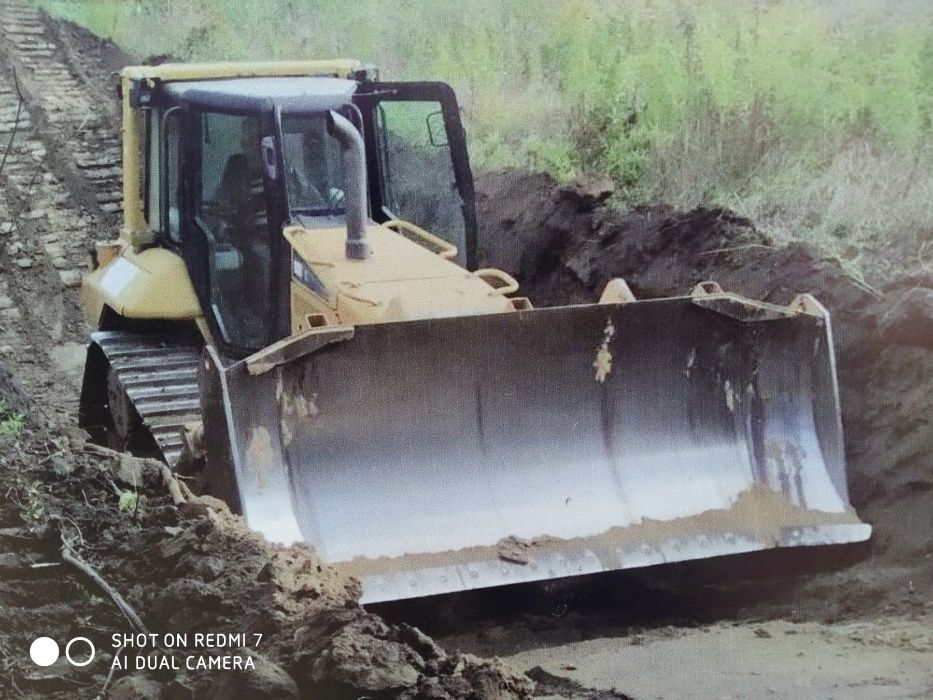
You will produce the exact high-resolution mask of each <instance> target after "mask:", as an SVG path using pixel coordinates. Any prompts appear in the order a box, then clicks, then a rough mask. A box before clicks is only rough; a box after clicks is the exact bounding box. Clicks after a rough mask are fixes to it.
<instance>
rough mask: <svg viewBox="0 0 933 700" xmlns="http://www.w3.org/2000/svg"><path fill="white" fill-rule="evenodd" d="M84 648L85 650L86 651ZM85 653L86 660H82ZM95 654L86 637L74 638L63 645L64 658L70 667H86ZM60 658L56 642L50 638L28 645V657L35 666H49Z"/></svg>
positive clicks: (43, 638) (92, 644)
mask: <svg viewBox="0 0 933 700" xmlns="http://www.w3.org/2000/svg"><path fill="white" fill-rule="evenodd" d="M84 647H86V648H87V649H86V651H85V648H84ZM72 648H74V650H72ZM85 653H86V654H87V658H84V654H85ZM96 654H97V649H95V648H94V643H93V642H92V641H91V640H90V639H88V638H87V637H75V638H74V639H72V640H70V641H69V642H68V644H66V645H65V658H66V659H68V663H70V664H71V665H72V666H78V667H81V666H87V665H88V664H89V663H91V662H92V661H93V660H94V656H95V655H96ZM60 656H61V650H60V649H59V646H58V642H56V641H55V640H54V639H52V638H51V637H39V638H37V639H36V640H35V641H33V643H32V644H31V645H29V657H30V658H31V659H32V661H33V663H34V664H36V665H37V666H51V665H52V664H54V663H55V662H56V661H58V659H59V657H60Z"/></svg>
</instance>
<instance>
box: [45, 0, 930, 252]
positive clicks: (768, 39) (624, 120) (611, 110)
mask: <svg viewBox="0 0 933 700" xmlns="http://www.w3.org/2000/svg"><path fill="white" fill-rule="evenodd" d="M43 4H44V5H45V6H46V7H48V8H50V9H51V10H52V11H54V12H57V13H60V14H63V15H65V16H67V17H69V18H72V19H75V20H76V21H78V22H80V23H83V24H85V25H86V26H88V27H89V28H91V29H92V30H94V31H95V32H97V33H99V34H102V35H104V36H109V37H112V38H114V39H115V40H116V41H118V42H119V43H121V44H122V45H123V46H124V47H126V48H127V49H128V50H129V51H131V52H133V53H135V54H137V55H140V56H146V55H151V54H171V55H174V56H177V57H180V58H186V59H188V58H191V59H220V58H224V59H235V58H296V57H325V56H335V55H337V56H355V57H359V58H361V59H363V60H364V61H367V62H373V63H376V64H377V65H379V66H381V67H382V69H383V75H385V76H391V77H393V78H403V79H416V78H438V79H443V80H446V81H448V82H450V83H451V84H453V85H454V87H455V88H456V89H457V91H458V93H459V94H460V96H461V100H462V103H463V108H464V113H465V115H466V117H467V121H468V128H469V132H470V137H471V145H472V149H473V159H474V162H475V165H476V167H477V169H491V168H499V167H527V168H532V169H544V170H548V171H550V172H552V173H553V174H554V175H556V176H557V177H558V178H560V179H568V178H572V177H575V176H577V175H579V174H581V173H584V172H587V171H593V172H597V173H600V174H607V175H609V176H611V177H612V178H613V179H614V180H615V181H616V182H617V183H619V184H620V185H622V189H621V191H622V192H623V195H622V196H623V198H624V199H625V200H627V201H629V202H632V203H635V202H643V201H656V200H663V201H666V202H670V203H671V204H674V205H677V206H681V207H692V206H696V205H700V204H721V205H726V206H729V207H732V208H733V209H735V210H737V211H738V212H739V213H741V214H745V215H748V216H750V217H752V218H754V219H755V220H756V221H758V222H759V224H760V225H763V226H764V227H766V228H770V230H771V231H772V232H774V233H775V234H778V235H784V236H794V237H800V236H816V237H818V238H820V239H821V240H824V241H828V242H830V243H833V242H837V243H839V246H837V247H838V249H839V250H841V251H843V253H845V250H846V246H849V247H851V245H852V244H855V245H856V247H861V246H862V245H867V244H871V245H876V244H877V243H879V242H883V241H885V240H886V239H888V238H890V237H891V235H892V234H895V233H896V234H898V236H900V237H901V238H902V239H903V237H904V236H909V237H911V241H910V242H911V248H912V249H913V250H918V251H919V253H918V254H920V255H923V254H927V255H928V254H929V253H928V251H927V250H926V249H923V248H922V247H921V244H922V243H923V242H924V241H925V240H927V239H929V238H930V235H931V234H930V232H931V231H933V146H931V138H930V137H931V128H933V127H931V121H933V20H931V17H933V13H931V11H930V9H929V8H928V7H927V3H925V2H923V0H917V1H916V2H914V1H913V0H889V1H888V2H883V1H877V2H871V3H867V2H859V0H853V1H852V2H841V1H839V0H771V1H770V2H749V1H748V0H704V2H694V3H690V2H684V1H683V0H629V1H626V2H622V1H621V0H618V1H616V0H553V1H549V0H469V1H468V2H462V1H461V0H424V1H419V0H413V1H410V2H383V1H382V0H357V1H356V2H343V1H340V2H337V1H336V0H269V1H267V2H261V3H260V2H257V3H247V2H242V1H241V0H136V1H135V2H132V1H127V2H120V3H116V2H112V1H107V0H100V1H98V2H94V1H90V0H88V1H85V2H68V1H67V0H44V2H43Z"/></svg>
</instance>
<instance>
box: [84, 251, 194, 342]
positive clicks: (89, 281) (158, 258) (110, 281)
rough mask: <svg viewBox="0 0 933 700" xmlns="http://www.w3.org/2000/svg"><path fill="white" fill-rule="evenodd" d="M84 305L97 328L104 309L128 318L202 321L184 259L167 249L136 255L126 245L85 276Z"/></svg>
mask: <svg viewBox="0 0 933 700" xmlns="http://www.w3.org/2000/svg"><path fill="white" fill-rule="evenodd" d="M81 305H82V307H83V309H84V313H85V317H86V318H87V321H88V323H89V324H90V325H92V326H96V325H97V322H98V321H99V320H100V314H101V312H102V311H103V307H104V306H105V305H106V306H109V307H110V308H112V309H113V310H114V311H116V312H117V313H118V314H120V315H121V316H125V317H127V318H151V319H164V320H171V321H185V320H198V319H199V318H200V317H201V305H200V304H199V303H198V298H197V295H196V294H195V293H194V287H192V286H191V280H190V278H189V277H188V270H187V268H186V267H185V263H184V261H183V260H182V259H181V257H180V256H178V255H176V254H175V253H173V252H171V251H170V250H166V249H164V248H149V249H147V250H144V251H142V252H140V253H134V252H133V250H132V248H131V247H129V246H126V247H124V248H123V250H122V251H121V252H120V254H119V255H117V256H115V257H114V258H113V259H112V260H110V261H109V262H108V263H107V264H106V265H104V266H103V267H100V268H98V269H96V270H94V271H93V272H91V273H89V274H87V275H85V277H84V281H83V282H82V284H81Z"/></svg>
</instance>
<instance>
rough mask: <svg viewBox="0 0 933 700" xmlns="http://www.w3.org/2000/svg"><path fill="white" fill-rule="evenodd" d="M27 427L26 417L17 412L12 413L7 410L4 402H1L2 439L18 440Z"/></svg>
mask: <svg viewBox="0 0 933 700" xmlns="http://www.w3.org/2000/svg"><path fill="white" fill-rule="evenodd" d="M25 427H26V416H25V415H24V414H22V413H19V412H17V411H11V410H9V409H8V408H7V405H6V403H5V402H4V401H2V400H0V439H5V438H9V439H14V440H15V439H16V438H18V437H19V436H20V435H21V434H22V432H23V428H25Z"/></svg>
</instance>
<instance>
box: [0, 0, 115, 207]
mask: <svg viewBox="0 0 933 700" xmlns="http://www.w3.org/2000/svg"><path fill="white" fill-rule="evenodd" d="M56 32H57V30H56V29H55V28H54V27H53V26H52V25H51V24H49V23H47V22H46V18H45V16H44V15H43V13H42V12H41V11H40V10H39V9H37V8H36V7H34V6H33V5H32V3H28V2H22V1H19V0H0V36H2V39H3V41H2V53H5V54H6V56H5V58H6V61H5V63H6V64H7V65H8V66H9V67H10V68H12V69H13V70H15V71H16V74H17V78H18V83H19V86H20V89H21V91H22V93H23V95H24V97H25V100H26V105H25V107H26V108H27V110H28V111H29V113H30V115H31V116H32V118H33V121H34V122H35V123H36V124H37V125H38V127H39V130H40V132H41V133H42V134H43V135H44V136H43V140H44V141H45V144H46V146H48V148H49V150H50V152H52V155H57V156H59V160H60V161H61V163H60V167H59V168H57V171H58V172H57V174H58V175H59V176H60V177H61V178H62V179H63V180H64V181H65V182H66V184H67V185H68V189H69V190H70V194H71V195H72V196H74V197H75V198H76V199H77V200H78V201H80V202H82V203H83V204H85V205H87V206H88V208H90V209H92V210H94V209H96V210H97V211H99V212H100V214H101V215H103V216H104V217H105V218H114V220H115V217H116V216H117V215H118V214H119V213H120V212H121V210H122V185H121V175H122V173H121V170H120V161H121V146H120V134H119V131H118V129H117V128H116V126H115V125H116V124H118V123H119V121H118V119H117V118H116V101H115V100H113V99H106V98H105V97H104V96H103V95H99V94H96V93H97V92H99V91H98V90H96V89H95V88H94V87H92V86H90V85H88V83H87V80H86V77H85V76H86V74H88V73H89V72H90V69H89V68H88V67H85V66H84V65H83V63H86V62H87V61H88V60H89V59H88V57H86V56H83V55H76V54H74V50H73V49H72V48H70V47H69V45H68V42H66V41H61V40H60V37H58V36H57V33H56ZM24 111H25V110H24ZM61 166H64V167H61Z"/></svg>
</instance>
